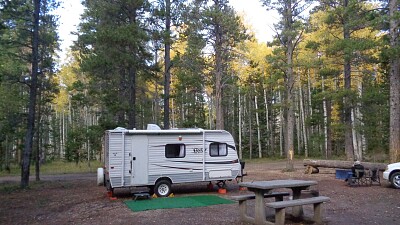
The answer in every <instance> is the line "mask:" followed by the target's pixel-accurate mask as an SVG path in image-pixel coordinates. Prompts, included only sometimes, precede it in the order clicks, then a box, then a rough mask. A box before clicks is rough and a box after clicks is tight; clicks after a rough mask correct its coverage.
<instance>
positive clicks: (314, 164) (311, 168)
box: [303, 159, 387, 174]
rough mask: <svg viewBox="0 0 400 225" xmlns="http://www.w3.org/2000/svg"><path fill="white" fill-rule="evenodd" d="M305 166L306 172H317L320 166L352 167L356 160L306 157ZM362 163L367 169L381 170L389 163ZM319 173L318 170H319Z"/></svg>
mask: <svg viewBox="0 0 400 225" xmlns="http://www.w3.org/2000/svg"><path fill="white" fill-rule="evenodd" d="M303 164H304V166H306V171H305V173H309V174H310V173H315V171H318V170H316V169H317V168H318V167H325V168H338V169H351V167H352V166H353V164H354V162H353V161H341V160H313V159H304V160H303ZM361 165H363V166H364V168H365V169H374V168H376V169H378V170H380V171H384V170H385V169H386V166H387V164H385V163H372V162H361ZM317 173H318V172H317Z"/></svg>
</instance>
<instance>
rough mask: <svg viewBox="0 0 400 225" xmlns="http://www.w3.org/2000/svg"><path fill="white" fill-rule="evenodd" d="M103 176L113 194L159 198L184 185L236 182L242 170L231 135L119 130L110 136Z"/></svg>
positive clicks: (200, 131) (150, 127)
mask: <svg viewBox="0 0 400 225" xmlns="http://www.w3.org/2000/svg"><path fill="white" fill-rule="evenodd" d="M104 160H105V162H104V164H105V167H104V170H103V169H102V168H99V170H98V183H99V184H101V183H103V184H104V185H105V186H106V187H107V189H108V190H109V191H113V190H114V188H126V187H148V188H150V191H154V193H155V194H157V195H158V196H160V197H165V196H168V195H169V194H170V193H171V185H172V184H179V183H189V182H200V181H207V182H211V181H218V182H223V183H224V182H225V181H226V180H232V179H235V178H236V177H237V176H240V175H241V165H240V162H239V159H238V154H237V152H236V149H235V143H234V140H233V137H232V135H231V134H230V133H229V132H227V131H224V130H203V129H170V130H161V129H160V128H159V127H158V126H157V125H153V124H149V125H148V127H147V130H127V129H124V128H117V129H114V130H108V131H106V133H105V143H104Z"/></svg>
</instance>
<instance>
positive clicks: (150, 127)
mask: <svg viewBox="0 0 400 225" xmlns="http://www.w3.org/2000/svg"><path fill="white" fill-rule="evenodd" d="M147 130H161V128H160V127H159V126H158V125H156V124H147Z"/></svg>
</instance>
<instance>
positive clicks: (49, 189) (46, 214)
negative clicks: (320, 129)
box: [0, 161, 400, 225]
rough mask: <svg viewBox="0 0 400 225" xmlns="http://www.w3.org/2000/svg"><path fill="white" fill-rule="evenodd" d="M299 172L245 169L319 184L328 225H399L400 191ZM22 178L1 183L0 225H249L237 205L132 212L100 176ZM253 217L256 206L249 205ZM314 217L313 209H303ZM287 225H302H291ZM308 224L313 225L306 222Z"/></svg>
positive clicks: (184, 189) (235, 190) (193, 187)
mask: <svg viewBox="0 0 400 225" xmlns="http://www.w3.org/2000/svg"><path fill="white" fill-rule="evenodd" d="M295 167H296V169H297V170H296V171H295V172H286V173H283V172H282V169H284V168H285V162H284V161H282V162H267V163H266V162H260V163H246V168H245V171H246V172H247V173H248V176H246V177H245V179H244V180H245V181H252V180H272V179H306V180H316V181H318V185H317V186H315V187H312V189H316V190H318V191H319V193H320V194H321V195H324V196H328V197H330V198H331V201H330V202H328V203H326V204H324V205H323V211H324V212H323V219H324V224H332V225H338V224H343V225H347V224H400V190H397V189H393V188H391V187H390V186H389V183H388V182H386V181H382V185H381V186H378V185H373V186H369V187H367V186H362V187H348V186H347V185H346V184H345V182H344V181H343V180H339V179H335V170H334V169H324V168H321V169H320V172H319V173H318V174H304V167H303V165H302V161H296V163H295ZM18 182H19V178H18V177H0V199H1V203H0V224H30V225H33V224H57V225H59V224H135V225H141V224H143V225H147V224H156V225H160V224H163V225H165V224H166V225H168V224H171V225H176V224H188V225H189V224H190V225H193V224H247V223H243V222H241V221H240V219H239V214H238V213H239V207H238V204H225V205H212V206H207V207H199V208H175V209H159V210H148V211H141V212H132V211H131V210H130V209H129V208H128V207H127V206H126V204H125V203H124V202H125V201H127V200H131V199H132V196H131V195H130V194H129V191H127V190H120V191H116V197H117V199H116V200H110V198H109V197H107V194H106V190H105V188H104V187H101V186H100V187H99V186H96V174H66V175H54V176H51V175H47V176H45V175H43V176H42V181H40V182H32V183H31V184H32V185H31V188H30V189H28V190H16V189H15V187H17V186H18ZM172 188H173V193H174V195H175V196H177V197H179V196H190V195H199V194H201V195H207V194H216V195H218V196H220V197H223V198H228V197H229V196H231V195H240V194H246V193H250V192H247V191H240V190H239V186H238V184H237V183H236V182H235V181H231V182H228V183H227V194H218V192H217V188H216V187H215V189H214V191H210V190H208V189H207V183H196V184H186V185H176V186H173V187H172ZM248 209H249V214H250V215H251V214H254V200H251V201H249V205H248ZM304 211H305V214H306V215H310V216H312V206H305V208H304ZM286 224H304V222H297V223H296V222H293V221H287V222H286ZM306 224H310V223H309V222H306Z"/></svg>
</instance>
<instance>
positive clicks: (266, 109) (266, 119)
mask: <svg viewBox="0 0 400 225" xmlns="http://www.w3.org/2000/svg"><path fill="white" fill-rule="evenodd" d="M263 91H264V105H265V124H266V126H265V130H266V131H265V133H266V138H265V152H266V155H268V152H269V149H271V148H270V142H269V136H270V135H271V134H270V132H271V130H270V129H269V119H268V118H269V112H268V99H267V91H266V90H265V89H264V90H263Z"/></svg>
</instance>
